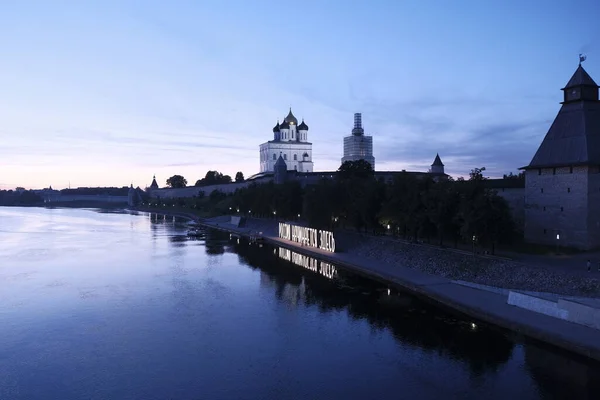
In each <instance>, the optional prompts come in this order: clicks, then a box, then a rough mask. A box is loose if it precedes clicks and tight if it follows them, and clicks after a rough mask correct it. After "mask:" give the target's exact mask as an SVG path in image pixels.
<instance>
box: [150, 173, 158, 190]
mask: <svg viewBox="0 0 600 400" xmlns="http://www.w3.org/2000/svg"><path fill="white" fill-rule="evenodd" d="M150 189H158V183H156V175H154V176H153V177H152V183H151V184H150Z"/></svg>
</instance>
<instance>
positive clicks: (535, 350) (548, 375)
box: [525, 345, 600, 400]
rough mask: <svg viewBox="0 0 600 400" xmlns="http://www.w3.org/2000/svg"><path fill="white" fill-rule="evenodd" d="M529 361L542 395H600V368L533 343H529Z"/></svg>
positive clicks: (585, 398)
mask: <svg viewBox="0 0 600 400" xmlns="http://www.w3.org/2000/svg"><path fill="white" fill-rule="evenodd" d="M525 364H526V366H527V369H528V370H529V371H530V372H531V376H532V378H533V379H534V381H535V383H536V384H537V386H538V389H539V391H540V394H541V395H542V396H540V397H542V398H548V399H577V400H588V399H589V400H591V399H594V400H595V399H598V398H600V368H599V367H598V366H597V365H596V366H593V365H592V364H591V362H590V364H586V363H585V361H583V360H582V361H577V360H574V359H573V358H570V357H567V356H562V355H561V354H560V353H558V352H556V351H551V350H545V349H543V348H539V347H536V346H533V345H526V346H525Z"/></svg>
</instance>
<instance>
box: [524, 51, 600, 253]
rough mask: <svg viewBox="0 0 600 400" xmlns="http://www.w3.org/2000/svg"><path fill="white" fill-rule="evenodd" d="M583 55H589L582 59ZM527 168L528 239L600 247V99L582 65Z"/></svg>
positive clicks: (526, 224)
mask: <svg viewBox="0 0 600 400" xmlns="http://www.w3.org/2000/svg"><path fill="white" fill-rule="evenodd" d="M582 61H583V59H582ZM562 91H563V101H562V103H561V104H562V106H561V108H560V110H559V112H558V115H557V116H556V118H555V119H554V122H553V123H552V125H551V126H550V129H549V130H548V132H547V133H546V136H545V137H544V140H543V141H542V143H541V145H540V147H539V148H538V150H537V152H536V153H535V155H534V156H533V159H532V160H531V162H530V163H529V165H527V166H526V167H523V168H522V169H524V170H525V171H526V173H525V229H524V232H525V239H526V240H527V241H529V242H532V243H541V244H548V245H552V246H555V245H556V246H561V247H562V246H567V247H574V248H579V249H592V248H597V247H600V101H599V99H598V85H597V84H596V82H594V80H593V79H592V78H591V77H590V75H589V74H588V73H587V72H586V71H585V69H584V68H583V67H582V66H581V62H580V63H579V66H578V67H577V69H576V70H575V73H574V74H573V76H572V77H571V79H570V80H569V82H568V83H567V84H566V85H565V87H564V88H562Z"/></svg>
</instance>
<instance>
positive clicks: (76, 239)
mask: <svg viewBox="0 0 600 400" xmlns="http://www.w3.org/2000/svg"><path fill="white" fill-rule="evenodd" d="M187 231H188V225H187V223H186V221H184V220H179V219H174V218H173V217H163V216H159V215H156V214H147V213H139V214H136V213H133V214H132V213H125V212H122V213H117V212H100V211H94V210H79V209H37V208H0V399H3V400H4V399H27V400H29V399H61V400H67V399H161V400H162V399H371V398H392V399H396V398H400V399H481V398H485V399H510V398H512V399H554V398H557V399H560V398H568V399H598V398H599V397H598V396H599V393H600V369H599V367H598V365H596V364H593V363H589V362H587V361H586V360H583V359H580V358H578V357H576V356H573V355H570V354H567V353H564V352H561V351H558V350H556V349H554V348H551V347H548V346H544V345H542V344H539V343H531V342H529V341H525V340H524V339H522V338H518V337H516V336H515V335H513V334H511V333H509V332H505V331H501V330H498V329H495V328H493V327H487V326H484V325H483V324H480V323H478V322H477V321H471V320H469V319H465V318H464V317H461V316H456V315H451V314H449V313H448V312H447V311H443V310H440V309H438V308H435V307H433V306H430V305H428V304H426V303H423V302H421V301H418V300H417V299H415V298H413V297H411V296H409V295H406V294H402V293H396V292H390V293H389V294H388V291H387V288H386V287H385V286H383V285H381V284H379V283H376V282H373V281H370V280H366V279H363V278H360V277H357V276H354V275H352V274H350V273H348V272H347V271H344V270H342V269H339V268H336V267H335V266H333V265H329V264H324V263H321V262H319V261H318V260H314V259H309V258H306V257H302V256H300V255H297V254H295V253H292V252H289V251H287V250H284V249H278V248H273V247H269V246H262V247H259V246H257V245H251V244H248V243H247V242H245V241H244V240H241V241H239V242H238V239H237V238H235V237H233V238H231V237H230V236H229V235H228V234H224V233H223V232H216V231H206V232H205V233H204V235H203V236H201V237H199V238H193V239H190V238H187V237H186V233H187Z"/></svg>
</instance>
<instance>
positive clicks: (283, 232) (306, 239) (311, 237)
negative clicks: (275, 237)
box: [279, 222, 335, 253]
mask: <svg viewBox="0 0 600 400" xmlns="http://www.w3.org/2000/svg"><path fill="white" fill-rule="evenodd" d="M279 237H280V238H281V239H286V240H291V241H292V242H296V243H300V244H301V245H304V246H310V247H316V248H319V249H321V250H327V251H330V252H332V253H335V239H334V237H333V232H329V231H324V230H317V229H314V228H308V227H306V226H298V225H292V224H287V223H285V222H280V223H279Z"/></svg>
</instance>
